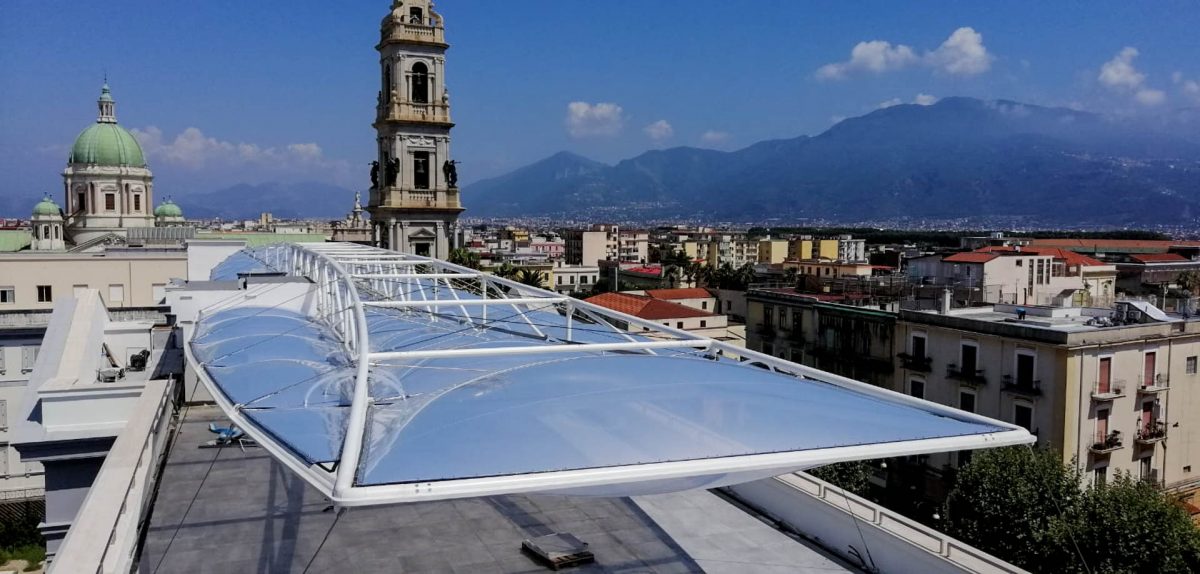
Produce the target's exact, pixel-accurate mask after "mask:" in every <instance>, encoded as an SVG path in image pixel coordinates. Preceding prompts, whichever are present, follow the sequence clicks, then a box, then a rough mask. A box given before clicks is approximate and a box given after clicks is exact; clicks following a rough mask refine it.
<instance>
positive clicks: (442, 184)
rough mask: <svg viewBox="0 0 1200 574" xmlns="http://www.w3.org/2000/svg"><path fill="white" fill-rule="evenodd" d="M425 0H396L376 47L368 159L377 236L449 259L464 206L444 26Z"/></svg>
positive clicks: (381, 241) (380, 241)
mask: <svg viewBox="0 0 1200 574" xmlns="http://www.w3.org/2000/svg"><path fill="white" fill-rule="evenodd" d="M433 8H434V6H433V2H431V1H430V0H394V1H393V2H392V10H391V12H390V13H388V15H387V16H386V17H385V18H384V19H383V22H382V24H381V27H380V33H381V38H380V42H379V45H378V46H376V49H377V50H378V51H379V55H380V60H379V64H380V80H381V89H380V91H379V94H378V99H377V106H376V115H375V123H374V127H375V132H376V143H377V158H376V159H375V161H373V162H372V166H371V192H370V198H369V201H368V205H367V211H368V212H370V214H371V226H372V231H371V232H372V234H373V239H374V242H375V243H376V244H377V245H379V246H381V247H386V248H389V249H392V250H396V251H403V252H408V253H414V254H417V255H426V256H430V257H437V258H440V259H446V258H447V257H449V254H450V250H451V249H453V248H455V247H457V246H458V238H459V237H460V233H459V230H458V216H459V214H460V213H461V212H462V211H463V208H462V203H461V201H460V198H459V190H458V170H457V166H456V162H455V161H454V160H453V158H452V157H451V155H450V130H451V128H453V127H454V123H453V122H451V120H450V92H449V91H448V90H447V89H446V50H447V49H448V48H449V47H450V46H449V44H447V43H446V41H445V27H444V25H443V21H442V17H441V15H440V14H438V13H437V12H435V11H434V9H433Z"/></svg>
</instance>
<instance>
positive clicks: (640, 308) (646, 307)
mask: <svg viewBox="0 0 1200 574" xmlns="http://www.w3.org/2000/svg"><path fill="white" fill-rule="evenodd" d="M585 301H587V302H588V303H591V304H593V305H599V306H601V307H607V308H609V309H612V310H613V311H619V312H621V313H626V314H629V315H633V316H634V317H638V318H641V319H648V320H651V321H661V320H663V319H688V318H691V317H712V316H713V314H712V313H708V312H705V311H701V310H699V309H693V308H691V307H685V306H683V305H680V304H678V303H671V302H669V301H662V300H659V299H654V298H652V297H647V296H645V295H631V294H629V293H601V294H599V295H595V296H592V297H588V298H587V299H585Z"/></svg>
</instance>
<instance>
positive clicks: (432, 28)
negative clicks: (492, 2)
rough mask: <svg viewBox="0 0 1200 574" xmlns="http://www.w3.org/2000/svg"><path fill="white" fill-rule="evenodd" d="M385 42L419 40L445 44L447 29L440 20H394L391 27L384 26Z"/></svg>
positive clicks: (425, 42) (382, 38) (382, 37)
mask: <svg viewBox="0 0 1200 574" xmlns="http://www.w3.org/2000/svg"><path fill="white" fill-rule="evenodd" d="M380 40H382V42H383V43H388V42H419V43H423V44H445V43H446V29H445V28H443V27H442V25H441V23H440V22H437V21H435V20H432V19H430V20H429V21H427V22H417V23H415V24H414V23H411V22H405V23H400V22H394V23H392V25H391V26H390V27H384V29H383V33H382V36H381V37H380Z"/></svg>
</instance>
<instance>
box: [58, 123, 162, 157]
mask: <svg viewBox="0 0 1200 574" xmlns="http://www.w3.org/2000/svg"><path fill="white" fill-rule="evenodd" d="M67 162H68V163H84V164H94V165H113V166H130V167H146V156H145V155H143V154H142V146H141V144H139V143H138V141H137V139H135V138H134V137H133V134H131V133H129V131H128V130H126V129H125V128H123V127H121V126H119V125H117V124H115V123H108V122H97V123H94V124H92V125H91V126H89V127H88V129H86V130H83V133H81V134H79V137H77V138H75V145H74V147H72V148H71V157H70V159H68V160H67Z"/></svg>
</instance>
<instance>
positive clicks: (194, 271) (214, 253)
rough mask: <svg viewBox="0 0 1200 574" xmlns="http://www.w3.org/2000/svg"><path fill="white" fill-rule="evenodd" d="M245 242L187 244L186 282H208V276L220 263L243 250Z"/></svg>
mask: <svg viewBox="0 0 1200 574" xmlns="http://www.w3.org/2000/svg"><path fill="white" fill-rule="evenodd" d="M245 247H246V241H245V240H241V239H236V240H213V239H208V240H193V241H188V242H187V276H186V277H183V279H187V280H188V281H208V276H209V274H210V273H212V269H213V267H216V266H217V265H218V264H220V263H221V262H222V261H225V260H226V259H228V258H229V256H230V255H233V254H234V253H237V252H238V251H241V250H242V249H245Z"/></svg>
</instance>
